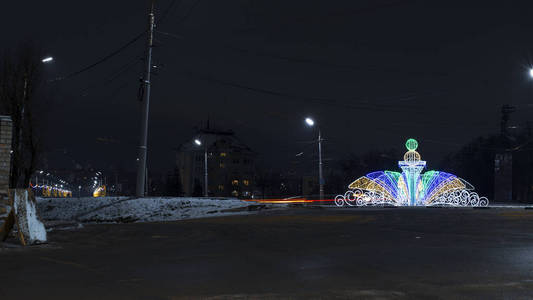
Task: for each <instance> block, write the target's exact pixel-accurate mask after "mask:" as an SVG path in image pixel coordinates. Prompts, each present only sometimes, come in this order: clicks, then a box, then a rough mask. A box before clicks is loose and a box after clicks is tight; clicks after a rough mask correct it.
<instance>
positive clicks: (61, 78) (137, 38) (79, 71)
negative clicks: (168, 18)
mask: <svg viewBox="0 0 533 300" xmlns="http://www.w3.org/2000/svg"><path fill="white" fill-rule="evenodd" d="M145 33H146V30H145V31H143V32H141V33H140V34H138V35H137V36H135V37H134V38H133V39H131V40H130V41H128V42H127V43H125V44H124V45H122V46H120V47H119V48H118V49H116V50H114V51H113V52H111V53H109V54H108V55H106V56H104V57H102V58H101V59H99V60H97V61H96V62H94V63H92V64H90V65H88V66H86V67H84V68H82V69H80V70H78V71H75V72H72V73H70V74H68V75H66V76H62V77H58V78H56V79H54V80H52V82H54V81H62V80H65V79H70V78H72V77H74V76H77V75H79V74H81V73H83V72H86V71H88V70H90V69H92V68H94V67H96V66H98V65H99V64H101V63H104V62H105V61H107V60H108V59H110V58H112V57H113V56H115V55H117V54H119V53H120V52H122V51H124V50H125V49H126V48H128V47H129V46H130V45H132V44H133V43H135V42H136V41H138V40H139V39H140V38H141V37H142V36H143V35H144V34H145Z"/></svg>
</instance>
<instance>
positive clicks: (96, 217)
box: [37, 197, 255, 222]
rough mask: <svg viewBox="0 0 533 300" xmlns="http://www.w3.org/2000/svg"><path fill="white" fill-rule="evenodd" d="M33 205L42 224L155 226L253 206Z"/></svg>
mask: <svg viewBox="0 0 533 300" xmlns="http://www.w3.org/2000/svg"><path fill="white" fill-rule="evenodd" d="M37 203H38V206H39V211H40V215H41V216H42V218H43V219H45V220H69V221H74V220H76V221H81V222H156V221H174V220H182V219H192V218H203V217H211V216H220V215H228V214H237V213H241V214H242V213H245V212H247V211H248V210H247V207H248V206H250V205H254V204H255V203H250V202H247V201H241V200H238V199H220V198H218V199H217V198H135V199H129V198H125V197H122V198H116V197H115V198H113V197H104V198H40V199H38V202H37ZM227 210H233V211H231V212H230V211H227ZM235 210H238V211H235Z"/></svg>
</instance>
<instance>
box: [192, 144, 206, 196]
mask: <svg viewBox="0 0 533 300" xmlns="http://www.w3.org/2000/svg"><path fill="white" fill-rule="evenodd" d="M194 143H195V144H196V146H201V145H202V141H201V140H200V139H194ZM208 196H209V193H208V180H207V144H205V145H204V197H208Z"/></svg>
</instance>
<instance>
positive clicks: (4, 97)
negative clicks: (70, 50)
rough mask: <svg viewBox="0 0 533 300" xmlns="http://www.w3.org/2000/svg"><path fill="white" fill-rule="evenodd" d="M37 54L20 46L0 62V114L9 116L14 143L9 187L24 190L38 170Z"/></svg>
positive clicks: (31, 47)
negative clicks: (36, 118) (36, 115)
mask: <svg viewBox="0 0 533 300" xmlns="http://www.w3.org/2000/svg"><path fill="white" fill-rule="evenodd" d="M39 54H40V53H39V51H38V50H37V49H36V48H35V47H33V46H32V45H23V46H21V47H19V48H18V49H17V51H16V52H15V53H13V52H11V51H6V52H5V54H4V56H3V58H2V59H1V60H0V113H1V114H7V115H10V116H11V119H12V121H13V141H12V150H13V153H12V156H11V172H10V177H9V185H10V187H11V188H26V187H28V186H29V182H30V178H31V176H32V174H33V173H34V172H35V169H36V167H37V163H38V158H39V154H40V146H39V141H38V138H37V137H38V136H37V128H36V122H35V117H34V116H35V105H34V104H35V99H34V98H35V95H36V90H37V87H38V86H39V85H40V81H41V80H40V78H41V76H40V75H41V61H40V57H41V55H39Z"/></svg>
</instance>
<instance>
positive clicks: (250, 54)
mask: <svg viewBox="0 0 533 300" xmlns="http://www.w3.org/2000/svg"><path fill="white" fill-rule="evenodd" d="M147 3H148V1H99V0H96V1H53V0H51V1H6V2H5V3H3V5H2V11H3V12H4V13H3V14H2V18H0V26H1V27H2V28H4V30H2V35H1V36H0V46H1V48H4V49H5V48H9V47H11V48H14V47H16V46H17V45H19V44H20V43H22V42H25V41H32V42H33V43H34V44H35V45H37V46H39V47H41V48H42V49H43V50H44V51H45V52H46V54H49V55H52V56H54V58H55V62H54V63H53V64H50V65H46V66H44V68H45V74H44V76H45V79H46V80H48V81H50V80H52V79H54V78H57V77H61V76H66V75H68V74H71V73H73V72H76V71H78V70H80V69H83V68H84V67H86V66H87V65H90V64H92V63H94V62H96V61H98V60H99V59H100V58H102V57H105V56H106V55H108V54H109V53H111V52H113V51H115V50H117V49H118V48H120V47H121V46H122V45H124V44H126V43H127V42H129V41H130V40H132V39H133V38H134V37H136V36H137V35H139V34H140V33H141V32H142V31H143V30H145V28H146V19H147V17H146V14H147V6H148V5H147ZM169 7H170V9H169ZM156 9H157V10H156V23H157V24H158V25H157V28H156V29H157V30H158V31H159V32H157V33H156V35H155V37H156V47H155V48H154V51H153V60H154V64H155V65H157V66H158V68H157V74H155V75H154V76H153V83H152V97H151V111H150V125H149V148H148V155H149V156H148V157H149V160H148V165H149V168H151V169H152V170H170V169H171V168H172V167H173V164H174V154H173V148H175V147H177V146H178V145H179V144H181V143H183V142H187V141H188V140H190V139H191V138H192V137H193V133H194V130H193V128H194V127H195V126H201V125H202V124H205V121H206V120H207V118H208V116H209V118H210V120H211V125H214V126H215V127H217V128H219V129H233V130H234V131H235V132H236V133H237V135H238V136H239V137H240V138H241V139H242V140H243V141H244V142H245V143H247V144H248V145H249V146H250V147H251V148H252V149H254V150H255V151H256V152H257V153H258V154H259V157H260V158H261V161H263V162H264V163H268V164H269V165H271V166H275V167H276V168H281V169H283V168H285V167H286V166H288V165H290V164H289V163H288V162H289V161H291V160H293V159H294V155H295V154H296V153H299V152H302V151H304V152H305V153H309V155H311V154H312V153H313V151H315V150H314V148H312V147H314V145H313V144H309V143H307V142H309V141H310V140H312V139H313V138H316V131H313V130H312V129H310V128H307V127H305V124H304V122H303V119H304V117H306V116H312V117H314V118H315V119H316V121H317V123H319V124H320V127H321V130H322V132H323V135H324V138H325V139H326V142H325V144H324V156H325V157H326V158H327V159H328V163H329V164H332V162H334V161H337V160H339V159H342V158H344V157H346V156H348V154H350V153H356V154H357V153H362V152H365V151H369V150H374V149H388V148H393V147H396V148H398V150H399V151H402V152H403V149H402V147H403V143H404V141H405V140H406V139H407V138H408V137H414V138H416V139H417V140H418V141H419V144H420V146H419V152H420V153H421V155H422V159H426V160H428V161H429V162H428V167H429V168H430V169H431V168H432V166H434V165H435V164H436V161H438V160H440V158H442V156H443V155H444V154H447V153H449V152H451V151H454V150H457V149H459V147H460V146H462V145H464V144H465V143H466V142H468V141H469V140H471V139H472V138H474V137H477V136H480V135H488V134H494V133H497V132H499V118H500V106H501V105H502V104H506V103H509V104H513V105H516V106H517V112H516V113H515V114H514V115H513V117H512V122H513V123H516V124H522V123H523V122H525V121H528V120H531V119H532V118H531V117H530V115H531V114H532V113H533V106H529V105H530V104H533V79H530V78H529V77H528V73H527V72H528V68H529V66H530V65H531V63H532V62H533V54H532V50H533V18H532V17H531V12H533V2H531V1H523V2H515V1H479V2H477V1H476V2H474V1H457V2H456V1H392V0H391V1H380V0H368V1H354V0H350V1H340V0H339V1H311V0H306V1H287V0H283V1H281V0H269V1H251V0H240V1H237V0H234V1H233V0H231V1H230V0H227V1H215V0H212V1H207V0H199V1H197V0H182V1H179V0H176V1H174V2H173V1H172V0H165V1H163V0H162V1H157V3H156ZM162 17H164V19H163V20H162V22H161V18H162ZM144 46H145V37H143V38H141V39H139V40H138V41H137V42H135V43H133V44H132V45H130V46H129V47H127V48H126V49H125V50H124V51H121V52H120V53H118V54H117V55H115V56H113V57H112V58H110V59H109V60H107V61H105V62H104V63H101V64H99V65H98V66H96V67H94V68H92V69H90V70H89V71H86V72H83V73H80V74H79V75H77V76H73V77H70V78H66V79H63V80H59V81H53V82H48V83H47V87H46V89H47V91H48V92H49V94H50V95H51V96H50V98H51V99H52V100H48V102H47V108H46V109H44V110H43V112H42V114H43V116H42V117H43V119H44V120H46V122H45V124H44V126H43V128H42V129H43V132H44V134H45V137H46V138H45V144H46V151H47V155H48V156H49V157H50V161H49V163H50V164H51V167H53V166H54V165H57V166H59V165H65V164H66V165H68V164H69V163H71V161H72V160H75V161H77V162H80V163H82V164H84V165H85V164H87V163H90V164H91V165H94V166H96V167H99V168H104V167H108V166H121V167H122V168H125V169H131V170H134V169H135V158H136V154H137V145H138V140H139V123H140V121H139V119H140V102H139V101H138V100H137V95H138V90H139V77H140V76H141V75H142V61H141V57H142V56H143V53H144ZM398 158H400V157H398ZM308 161H310V162H312V158H311V157H309V160H308ZM393 167H394V166H391V168H393ZM369 171H371V170H369Z"/></svg>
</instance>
